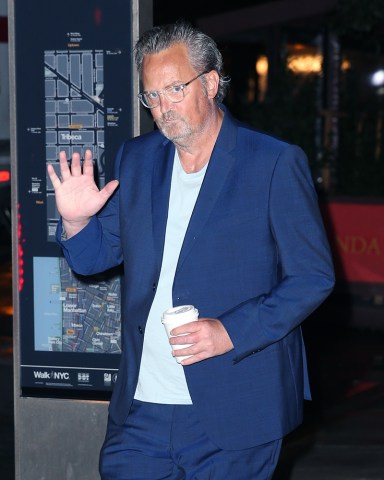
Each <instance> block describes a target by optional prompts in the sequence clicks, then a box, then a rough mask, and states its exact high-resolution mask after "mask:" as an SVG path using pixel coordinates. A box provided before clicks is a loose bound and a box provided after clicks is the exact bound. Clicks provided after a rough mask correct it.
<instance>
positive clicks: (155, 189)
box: [152, 140, 175, 271]
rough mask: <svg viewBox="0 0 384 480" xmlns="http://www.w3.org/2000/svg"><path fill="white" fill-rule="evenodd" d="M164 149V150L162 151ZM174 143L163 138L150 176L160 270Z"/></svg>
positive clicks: (155, 238)
mask: <svg viewBox="0 0 384 480" xmlns="http://www.w3.org/2000/svg"><path fill="white" fill-rule="evenodd" d="M164 150H165V151H164ZM174 155H175V147H174V145H173V144H172V143H171V142H169V141H168V140H165V141H164V142H163V143H162V144H161V146H160V148H159V151H158V152H157V154H156V158H155V161H154V167H153V177H152V218H153V238H154V245H155V249H156V258H157V259H158V267H159V271H160V267H161V261H162V257H163V250H164V239H165V229H166V225H167V218H168V205H169V194H170V189H171V179H172V168H173V159H174Z"/></svg>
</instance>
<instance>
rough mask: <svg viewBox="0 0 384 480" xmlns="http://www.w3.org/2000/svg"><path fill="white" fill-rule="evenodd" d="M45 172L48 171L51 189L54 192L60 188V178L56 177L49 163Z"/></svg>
mask: <svg viewBox="0 0 384 480" xmlns="http://www.w3.org/2000/svg"><path fill="white" fill-rule="evenodd" d="M47 171H48V175H49V178H50V180H51V182H52V185H53V188H54V189H55V190H56V189H57V188H59V187H60V185H61V181H60V178H59V177H58V176H57V174H56V172H55V169H54V168H53V165H52V164H51V163H48V166H47Z"/></svg>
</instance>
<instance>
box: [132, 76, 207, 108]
mask: <svg viewBox="0 0 384 480" xmlns="http://www.w3.org/2000/svg"><path fill="white" fill-rule="evenodd" d="M206 73H208V72H207V71H206V72H202V73H199V75H197V76H196V77H194V78H192V80H189V82H186V83H178V84H176V85H170V86H169V87H167V88H164V90H151V91H148V90H145V91H144V92H141V93H139V94H138V97H139V100H140V102H141V103H142V104H143V105H144V107H146V108H155V107H158V106H159V105H160V95H164V96H165V97H166V98H167V99H168V100H169V101H170V102H172V103H179V102H182V101H183V100H184V95H185V93H184V90H185V88H186V87H188V85H190V84H191V83H192V82H194V81H195V80H197V79H198V78H199V77H201V76H202V75H205V74H206Z"/></svg>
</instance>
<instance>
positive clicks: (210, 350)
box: [170, 318, 234, 365]
mask: <svg viewBox="0 0 384 480" xmlns="http://www.w3.org/2000/svg"><path fill="white" fill-rule="evenodd" d="M172 335H175V336H174V337H171V339H170V344H171V345H185V344H192V345H191V346H190V347H186V348H182V349H180V350H173V352H172V354H173V356H175V357H178V356H183V355H192V356H191V357H189V358H186V359H185V360H183V361H182V362H181V364H182V365H192V364H193V363H196V362H200V361H201V360H205V359H207V358H210V357H216V356H217V355H222V354H223V353H227V352H229V351H230V350H232V349H233V348H234V346H233V343H232V341H231V339H230V337H229V335H228V332H227V330H226V329H225V327H224V325H223V324H222V323H221V322H220V320H217V319H215V318H199V320H198V321H195V322H190V323H187V324H185V325H182V326H180V327H177V328H174V329H173V330H172Z"/></svg>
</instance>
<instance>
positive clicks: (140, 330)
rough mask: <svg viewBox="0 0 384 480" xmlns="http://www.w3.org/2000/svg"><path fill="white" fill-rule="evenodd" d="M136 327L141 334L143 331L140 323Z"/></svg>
mask: <svg viewBox="0 0 384 480" xmlns="http://www.w3.org/2000/svg"><path fill="white" fill-rule="evenodd" d="M137 329H138V330H139V333H140V334H141V335H142V334H143V332H144V330H143V327H142V326H141V325H139V326H138V327H137Z"/></svg>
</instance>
